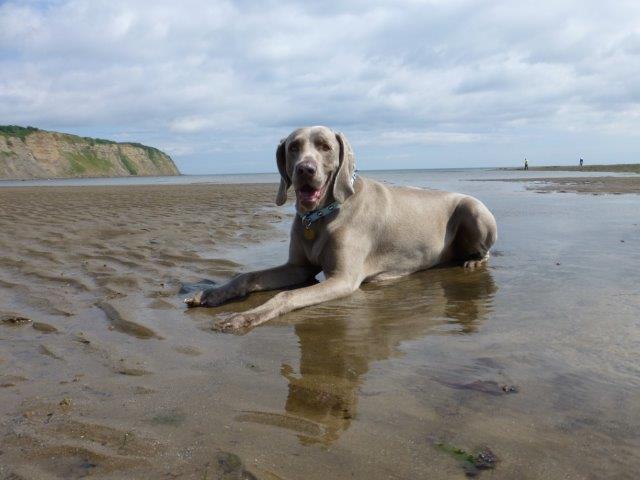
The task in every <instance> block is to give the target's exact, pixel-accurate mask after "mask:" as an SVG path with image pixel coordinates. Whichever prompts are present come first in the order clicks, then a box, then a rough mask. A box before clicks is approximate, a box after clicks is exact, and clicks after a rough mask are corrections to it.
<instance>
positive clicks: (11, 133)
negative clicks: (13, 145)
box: [0, 125, 40, 140]
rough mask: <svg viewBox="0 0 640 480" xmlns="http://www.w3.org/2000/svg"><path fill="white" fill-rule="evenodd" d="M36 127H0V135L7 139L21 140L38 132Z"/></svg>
mask: <svg viewBox="0 0 640 480" xmlns="http://www.w3.org/2000/svg"><path fill="white" fill-rule="evenodd" d="M39 131H40V129H38V128H36V127H20V126H18V125H0V135H5V136H7V137H18V138H20V139H22V140H24V139H25V137H26V136H27V135H29V134H31V133H34V132H39Z"/></svg>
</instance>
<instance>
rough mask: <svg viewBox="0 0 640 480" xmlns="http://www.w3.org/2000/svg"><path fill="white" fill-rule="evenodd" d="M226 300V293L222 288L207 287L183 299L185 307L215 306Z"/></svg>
mask: <svg viewBox="0 0 640 480" xmlns="http://www.w3.org/2000/svg"><path fill="white" fill-rule="evenodd" d="M226 300H227V294H226V292H225V290H224V289H222V288H207V289H206V290H201V291H199V292H196V293H194V294H193V295H191V296H190V297H187V298H185V299H184V303H186V304H187V307H217V306H218V305H221V304H222V303H224V302H225V301H226Z"/></svg>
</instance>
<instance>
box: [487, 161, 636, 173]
mask: <svg viewBox="0 0 640 480" xmlns="http://www.w3.org/2000/svg"><path fill="white" fill-rule="evenodd" d="M497 170H507V171H511V172H513V171H523V172H524V171H525V170H524V169H523V168H522V167H507V168H498V169H497ZM529 170H531V171H533V172H616V173H639V174H640V163H617V164H612V165H584V166H582V167H580V166H577V165H543V166H539V167H531V166H530V167H529Z"/></svg>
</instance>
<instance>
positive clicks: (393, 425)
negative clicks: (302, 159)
mask: <svg viewBox="0 0 640 480" xmlns="http://www.w3.org/2000/svg"><path fill="white" fill-rule="evenodd" d="M409 180H411V181H414V182H415V180H416V178H415V174H411V178H410V179H409ZM425 182H427V183H428V180H425ZM466 185H467V188H471V189H472V191H470V192H469V193H476V194H477V195H478V196H479V197H480V198H481V199H483V200H485V201H486V202H487V204H488V205H489V207H490V208H492V209H493V210H494V212H495V213H496V217H497V218H498V222H499V225H500V229H501V230H500V235H501V237H500V240H499V243H498V245H497V246H496V251H495V255H494V257H493V258H492V260H491V263H490V266H489V267H488V268H483V269H480V270H478V271H474V272H467V271H464V270H463V269H461V268H442V269H434V270H430V271H426V272H421V273H418V274H415V275H412V276H409V277H407V278H404V279H401V280H399V281H395V282H389V283H386V284H376V285H366V286H364V287H363V288H362V289H361V290H360V291H358V292H356V293H355V294H354V295H352V296H351V297H349V298H346V299H343V300H339V301H333V302H329V303H327V304H324V305H319V306H316V307H312V308H309V309H305V310H301V311H298V312H293V313H291V314H289V315H286V316H285V317H283V318H281V319H278V320H277V321H275V322H272V323H271V324H268V325H266V326H263V327H260V328H257V329H255V330H253V331H251V332H250V333H249V334H248V335H246V336H234V335H228V334H221V333H217V332H214V331H212V330H211V329H210V326H211V324H212V322H213V321H214V319H215V318H216V315H218V314H221V313H224V312H229V311H234V310H242V309H246V308H249V307H250V306H252V305H255V304H257V303H259V302H262V301H264V300H265V299H266V298H268V297H269V296H270V295H272V293H261V294H255V295H252V296H250V297H248V298H247V299H242V300H240V301H237V302H234V303H231V304H229V305H226V306H223V307H218V308H215V309H194V310H186V309H185V308H184V306H183V305H182V303H181V301H182V298H183V297H184V293H180V292H181V290H182V291H184V290H185V288H188V287H189V284H192V283H197V282H202V281H203V280H207V281H213V282H221V281H224V280H226V279H228V278H230V277H231V276H232V275H233V274H235V273H237V272H240V271H246V270H249V269H254V268H262V267H265V266H268V265H274V264H277V263H278V262H279V261H282V260H283V259H284V258H286V249H287V236H288V235H287V230H288V223H289V222H290V218H291V217H292V214H291V210H290V209H291V207H290V206H288V207H287V208H283V209H279V208H275V207H273V206H272V205H273V204H272V202H273V197H274V194H275V190H276V186H275V185H162V186H119V187H116V186H111V187H99V186H92V187H65V188H55V187H34V188H2V189H0V252H1V256H0V438H2V442H1V444H0V479H3V480H4V479H5V478H12V479H22V478H24V479H31V478H38V479H48V478H81V477H84V476H91V477H94V478H113V479H116V478H187V479H189V478H192V479H216V478H222V479H232V478H233V479H237V478H259V479H300V478H306V479H323V480H325V479H327V478H332V479H334V478H335V479H342V478H356V479H360V478H361V479H371V478H391V479H409V478H411V479H413V478H434V479H455V478H466V477H467V475H469V474H472V473H474V474H477V475H480V477H481V478H482V477H486V478H505V479H512V478H521V479H528V478H531V479H534V478H536V479H537V478H545V479H546V478H576V479H578V478H579V479H582V478H593V479H601V478H616V479H618V478H623V479H624V478H629V479H631V478H635V475H636V472H637V466H638V463H639V461H640V454H639V452H640V440H639V436H638V433H637V432H638V431H640V396H639V394H638V392H639V391H640V388H639V387H640V380H639V379H640V367H639V365H640V363H639V360H640V358H639V357H638V351H640V348H639V347H640V343H639V342H640V339H639V336H638V327H640V325H639V324H638V320H637V319H638V311H640V310H639V309H640V295H638V292H637V288H636V287H637V285H638V284H639V281H640V273H639V272H638V268H637V266H638V264H640V253H639V252H640V248H638V247H639V246H640V227H638V218H637V208H636V207H637V204H635V205H634V204H633V202H631V201H630V200H629V199H631V198H632V199H635V197H631V196H620V197H613V196H612V197H593V198H591V197H589V198H587V200H588V201H587V202H584V201H583V202H580V201H576V200H575V199H574V198H573V197H566V196H557V195H556V194H554V193H551V194H548V195H538V194H536V193H533V192H527V191H520V190H518V189H514V188H512V187H514V186H517V185H516V184H509V183H505V184H497V183H494V182H478V183H476V182H467V183H466ZM497 185H504V187H502V186H501V187H497ZM558 197H559V198H562V199H563V200H562V202H561V203H558ZM636 202H637V200H636ZM585 219H588V221H585ZM480 451H483V452H485V457H487V456H488V457H490V455H488V454H487V451H489V452H491V454H492V455H495V458H496V463H495V465H493V464H492V465H491V466H493V467H494V468H493V469H482V468H480V469H477V467H475V466H474V465H472V463H473V462H471V461H470V460H469V456H470V455H472V454H473V453H474V452H480ZM460 452H464V453H463V454H460ZM467 454H468V455H467ZM474 469H475V470H474Z"/></svg>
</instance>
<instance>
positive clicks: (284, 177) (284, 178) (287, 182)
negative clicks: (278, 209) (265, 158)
mask: <svg viewBox="0 0 640 480" xmlns="http://www.w3.org/2000/svg"><path fill="white" fill-rule="evenodd" d="M286 143H287V139H286V138H283V139H282V140H280V143H279V144H278V148H277V149H276V162H277V164H278V171H279V172H280V188H278V194H277V195H276V205H278V206H280V205H284V202H286V201H287V190H289V187H290V186H291V179H290V178H289V174H287V153H286V151H285V144H286Z"/></svg>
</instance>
